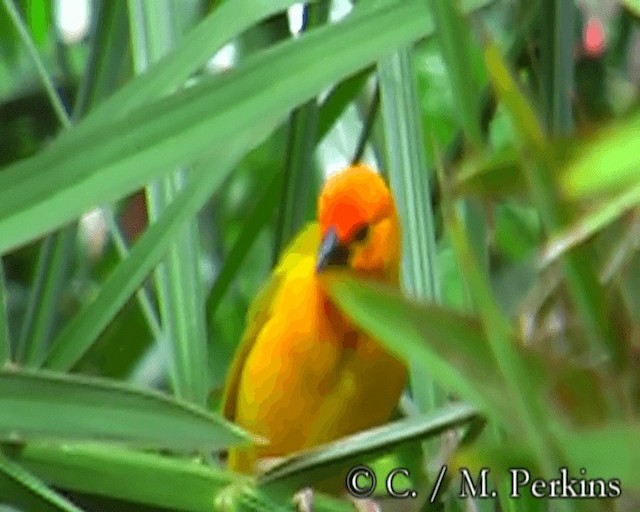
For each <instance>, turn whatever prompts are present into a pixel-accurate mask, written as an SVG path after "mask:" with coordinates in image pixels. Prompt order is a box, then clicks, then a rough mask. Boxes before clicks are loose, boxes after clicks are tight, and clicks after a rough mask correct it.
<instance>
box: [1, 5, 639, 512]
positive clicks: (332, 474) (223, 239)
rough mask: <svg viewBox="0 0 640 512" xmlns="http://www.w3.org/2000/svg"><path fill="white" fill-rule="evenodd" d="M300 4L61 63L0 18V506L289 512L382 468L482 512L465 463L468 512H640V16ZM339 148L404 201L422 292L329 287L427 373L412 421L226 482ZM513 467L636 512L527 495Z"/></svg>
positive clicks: (100, 11) (207, 11)
mask: <svg viewBox="0 0 640 512" xmlns="http://www.w3.org/2000/svg"><path fill="white" fill-rule="evenodd" d="M294 3H295V2H294V1H293V0H273V1H269V2H265V1H263V0H225V1H223V2H213V1H210V0H207V1H204V0H203V1H200V0H163V1H162V2H158V5H161V6H162V8H158V6H157V5H156V2H154V1H151V0H129V1H126V2H125V1H124V0H119V1H110V0H102V1H98V0H96V1H94V2H91V20H92V21H91V29H90V32H89V34H87V36H86V37H85V38H84V39H82V40H81V41H79V42H76V43H73V44H67V43H65V42H64V41H62V40H61V39H60V37H61V36H60V33H59V30H58V27H56V26H55V23H56V21H55V16H54V15H53V14H54V10H53V5H54V3H53V2H49V1H45V0H3V1H2V3H1V5H0V54H1V57H2V59H1V60H0V127H1V128H2V137H1V138H0V165H1V166H2V168H0V251H1V253H2V268H0V364H1V368H0V509H3V510H4V507H5V506H13V507H16V508H17V509H19V510H22V511H24V512H31V511H60V510H62V511H73V512H76V511H79V510H85V511H93V510H96V511H97V510H125V511H129V510H131V511H134V510H145V511H146V510H149V511H151V510H154V511H155V510H157V511H161V510H175V511H194V512H198V511H203V512H204V511H212V510H214V509H216V508H218V509H221V510H247V511H249V510H269V511H271V510H293V509H294V504H293V503H294V501H293V497H294V494H295V493H296V492H297V491H299V490H300V487H301V486H306V485H309V484H312V485H313V484H314V483H315V482H321V481H322V480H325V479H327V478H340V479H344V477H345V475H343V474H342V473H343V472H344V469H345V467H347V466H350V465H358V464H362V463H366V464H370V465H371V467H373V468H375V469H376V470H377V471H378V473H379V474H383V473H385V472H388V471H389V470H390V469H391V468H392V467H394V466H400V465H401V466H404V467H408V468H411V475H410V477H409V478H408V479H406V480H404V481H403V484H406V485H409V486H413V488H415V490H416V491H417V498H416V499H413V500H405V501H403V502H402V505H403V507H406V508H407V509H410V510H416V511H417V510H441V511H442V510H443V511H444V512H454V511H462V510H469V509H468V508H466V507H467V506H468V503H466V502H465V501H463V500H461V499H460V498H459V491H460V485H461V480H460V476H459V475H460V474H459V472H458V470H459V469H461V468H466V469H468V470H469V471H471V474H472V475H473V476H474V478H476V477H477V475H478V474H479V471H480V469H481V468H490V470H491V473H490V478H489V483H490V486H491V488H495V489H497V491H498V496H497V497H496V498H495V499H489V500H475V504H474V506H475V507H476V510H479V511H480V512H493V511H496V510H498V506H500V509H501V510H502V511H504V512H507V511H508V512H524V511H529V510H534V511H536V512H547V511H556V510H562V511H587V512H592V511H593V512H595V511H607V512H608V511H613V510H636V509H638V507H640V478H639V476H638V471H637V468H638V467H639V466H640V455H639V454H640V451H638V449H637V441H638V439H640V427H639V425H640V367H639V365H640V349H639V347H638V341H637V340H638V331H637V326H638V325H640V323H639V322H640V296H639V293H638V290H640V274H639V273H638V270H637V269H638V268H640V266H639V265H638V263H639V260H638V252H637V248H638V246H639V244H638V236H639V233H640V228H639V227H638V226H639V221H640V216H639V215H638V212H637V208H638V204H639V203H640V173H639V170H640V151H638V142H637V141H638V140H639V138H640V114H639V112H640V110H639V108H638V106H639V102H638V87H639V84H640V82H638V77H637V72H638V70H637V69H634V65H635V63H637V62H639V61H640V54H639V53H638V48H637V44H634V37H635V36H634V33H635V32H637V30H638V22H639V18H638V11H639V3H638V2H637V1H636V0H624V1H623V0H620V1H618V2H615V1H612V2H611V3H612V4H616V3H617V4H619V6H617V7H618V8H617V9H611V10H610V12H609V10H606V9H599V7H598V5H596V4H598V2H575V3H574V2H571V1H567V2H553V1H549V0H538V1H535V2H528V1H524V0H521V1H514V2H499V1H491V0H468V1H460V2H457V1H444V0H443V1H440V0H436V1H433V2H425V1H422V0H375V1H373V0H371V1H364V0H362V1H359V2H353V4H354V5H353V6H352V9H351V11H350V12H349V13H348V14H347V15H346V16H345V18H344V19H342V20H340V21H339V22H337V21H336V20H334V19H333V17H332V6H331V5H330V4H329V2H327V1H325V0H317V1H313V2H310V3H309V5H306V6H305V12H306V16H307V18H306V24H305V26H304V29H303V31H302V32H301V33H300V34H299V35H297V36H296V37H290V35H289V33H288V31H287V29H286V28H287V19H286V9H287V8H289V7H290V6H291V5H292V4H294ZM344 3H345V2H333V4H336V5H337V4H344ZM347 3H349V2H347ZM603 4H604V3H603ZM605 11H606V12H605ZM594 19H596V20H599V22H600V23H602V28H603V32H602V34H603V35H604V39H603V40H602V41H601V42H602V47H601V48H600V49H598V45H597V44H596V43H597V42H598V41H595V40H593V39H590V40H589V41H588V42H589V45H590V46H588V45H586V44H585V40H584V39H583V37H584V38H587V36H588V37H590V38H596V39H597V37H598V32H597V29H598V21H596V22H594V23H595V25H589V26H590V29H591V32H589V33H584V34H583V29H584V27H585V26H586V25H585V24H586V23H587V22H588V21H589V20H591V22H593V20H594ZM594 27H595V29H594ZM594 30H595V31H594ZM594 41H595V42H594ZM227 44H230V45H231V47H232V48H234V49H235V59H234V61H233V62H232V63H231V65H230V69H219V68H214V67H213V66H212V65H208V64H207V63H208V62H209V61H210V59H211V57H212V56H213V55H215V54H216V53H217V52H218V51H220V50H221V49H223V48H225V45H227ZM226 48H227V49H228V48H229V46H227V47H226ZM636 67H637V66H636ZM374 79H375V80H376V84H377V87H378V88H379V95H378V94H373V93H372V92H373V87H371V85H372V84H373V80H374ZM372 98H373V100H372ZM372 101H379V102H380V105H379V109H378V108H377V105H374V106H373V108H370V103H371V102H372ZM347 110H349V112H346V111H347ZM354 112H355V114H354ZM369 112H371V113H372V114H371V116H369V114H368V113H369ZM376 112H377V114H376ZM345 113H346V114H349V115H351V114H354V115H355V117H349V118H348V119H351V120H353V119H356V120H357V121H359V122H358V123H353V122H345V119H347V117H346V116H345V115H343V114H345ZM365 125H366V126H365ZM370 129H371V130H370ZM363 134H365V135H364V136H363ZM369 134H373V135H370V136H369ZM340 137H343V138H346V139H349V140H351V141H352V142H353V146H354V147H355V145H356V142H357V141H360V140H361V139H362V142H365V143H366V144H367V145H368V148H370V149H372V150H373V151H372V152H371V154H374V155H376V157H377V160H378V162H377V166H378V168H380V170H382V171H383V172H384V174H385V176H388V177H389V182H390V184H391V187H392V189H393V191H394V194H395V197H396V200H397V203H398V209H399V213H400V218H401V220H402V224H403V247H404V254H403V283H402V287H403V289H402V291H399V290H395V289H389V288H387V287H383V286H380V285H378V284H374V283H370V282H366V281H362V280H359V279H356V278H354V277H348V276H345V275H342V274H341V273H339V272H336V273H333V274H328V275H327V276H326V278H323V279H322V284H323V286H324V287H325V289H326V292H327V293H328V294H329V295H331V296H332V297H333V298H334V300H335V301H336V303H337V304H338V305H339V307H340V308H342V309H343V310H344V312H345V313H346V314H347V315H348V316H349V317H350V318H352V320H353V321H354V323H356V324H357V325H358V326H360V327H361V328H362V329H364V330H366V331H367V332H369V333H371V334H372V335H374V336H375V337H377V338H378V339H379V340H380V341H381V342H382V343H384V344H385V345H386V346H387V347H388V348H389V349H390V350H392V351H393V352H394V353H396V354H398V355H399V356H400V357H402V358H404V359H405V360H406V361H408V362H410V366H411V381H410V389H409V393H408V394H407V395H406V396H404V397H403V401H402V403H401V404H400V405H401V407H400V411H401V416H404V417H400V418H394V420H393V421H391V422H389V423H388V424H387V425H384V426H381V427H378V428H376V429H372V430H369V431H366V432H362V433H358V434H355V435H353V436H350V437H348V438H345V439H340V440H336V441H335V442H332V443H330V444H328V445H326V446H322V447H319V448H317V449H315V450H313V451H310V452H306V453H300V454H292V455H291V456H289V457H286V458H285V459H284V460H282V461H278V462H277V463H276V464H275V465H274V466H272V467H270V468H269V469H268V470H266V471H265V472H264V473H262V474H260V475H258V476H257V477H256V478H249V477H244V476H240V475H236V474H233V473H231V472H229V471H227V470H226V469H225V468H224V465H223V464H220V463H219V455H220V454H221V453H222V452H224V450H226V449H227V448H228V447H229V446H231V445H233V444H236V443H242V442H248V441H249V440H250V439H251V436H250V433H247V432H243V431H242V430H241V429H240V428H238V427H237V426H235V425H232V424H230V423H229V422H227V421H225V420H224V419H223V418H222V417H221V416H220V414H219V413H218V406H217V403H218V400H219V397H220V394H221V393H220V391H221V389H220V388H221V386H222V385H223V383H224V379H225V376H226V373H227V371H228V369H229V364H230V361H231V358H232V354H233V352H234V350H235V349H236V346H237V343H238V341H239V339H240V337H241V333H242V329H243V326H244V315H245V313H246V311H247V308H248V307H249V305H250V303H251V300H252V299H253V297H254V296H255V294H256V292H257V290H258V289H259V287H260V286H261V284H262V283H263V282H264V281H265V279H266V277H267V274H268V272H269V269H270V267H271V265H272V262H273V259H274V255H275V256H276V257H277V256H278V253H279V252H280V248H281V247H282V246H283V245H286V242H287V240H288V239H290V238H291V236H292V235H293V234H294V233H295V232H296V230H297V229H298V228H299V226H300V225H302V224H303V223H304V222H305V220H306V219H307V218H309V217H310V216H311V215H312V211H313V207H314V205H315V202H316V197H317V192H318V184H319V183H320V181H321V179H322V173H321V171H324V170H325V168H324V167H325V164H327V162H328V163H329V164H328V166H329V167H332V170H333V167H334V166H337V162H338V161H340V160H342V161H350V160H351V159H352V157H353V155H351V154H343V153H342V154H341V149H340V148H339V147H337V146H336V147H330V148H329V149H330V150H331V151H334V153H333V154H330V151H329V150H327V147H326V146H327V142H328V141H329V145H330V143H331V142H330V141H334V140H339V139H340ZM321 142H323V144H322V145H320V143H321ZM325 150H326V153H325V152H324V151H325ZM336 154H337V155H338V156H336ZM383 167H384V168H383ZM145 191H146V193H145ZM95 208H99V210H98V211H99V213H100V215H97V217H98V218H99V220H100V221H101V222H103V223H104V226H101V224H100V223H98V224H97V225H93V227H91V228H90V229H88V228H87V225H88V222H89V219H88V217H86V216H85V214H86V213H87V212H88V211H90V210H91V209H95ZM94 218H95V217H94ZM381 378H384V376H381ZM207 395H208V404H205V401H206V400H205V396H207ZM371 399H372V400H375V397H371ZM443 464H447V467H448V472H447V475H446V477H445V478H444V480H443V481H441V482H440V483H441V484H442V487H441V488H440V492H439V494H438V499H436V500H433V501H434V502H433V503H432V502H430V500H429V497H430V495H431V491H432V489H433V485H434V483H435V482H436V481H438V480H439V475H440V471H441V468H442V465H443ZM515 467H526V468H528V469H529V470H530V471H531V473H532V478H544V479H546V480H550V479H554V478H555V479H557V478H559V474H560V468H561V467H566V468H568V470H569V472H570V473H571V475H572V476H573V477H576V476H579V474H580V473H579V472H580V470H581V468H584V470H585V472H586V477H587V478H599V479H605V480H612V479H619V480H620V485H621V488H622V496H621V497H619V498H616V500H615V501H612V500H606V499H600V500H551V499H549V500H545V499H543V500H537V499H533V498H532V497H531V493H530V491H529V490H525V491H524V496H523V498H522V499H520V500H512V499H509V494H510V492H511V491H512V488H511V487H512V484H511V479H512V477H511V475H510V473H509V470H510V469H511V468H515ZM384 494H385V492H384V485H383V483H381V482H380V481H379V482H378V486H377V492H376V497H377V499H378V500H380V502H381V503H382V506H383V508H384V509H385V510H387V509H389V510H397V509H398V506H399V505H398V504H399V502H398V501H394V500H393V499H390V498H389V497H385V496H384ZM313 506H314V510H319V511H342V510H350V509H351V508H352V505H351V504H350V503H349V502H348V501H347V500H345V499H344V497H337V496H329V495H325V494H323V493H322V492H317V493H316V494H315V496H314V504H313ZM403 510H404V508H403Z"/></svg>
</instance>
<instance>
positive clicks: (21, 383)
mask: <svg viewBox="0 0 640 512" xmlns="http://www.w3.org/2000/svg"><path fill="white" fill-rule="evenodd" d="M0 411H1V412H0V438H1V439H4V440H5V441H28V440H30V439H47V440H69V441H72V440H76V441H78V440H106V441H110V442H114V443H123V444H129V445H137V446H142V447H157V448H173V449H179V450H199V449H208V450H213V449H216V448H221V447H225V446H227V445H230V444H234V443H239V442H241V441H243V440H244V439H247V435H246V434H244V433H243V432H242V431H241V430H240V429H239V428H238V427H235V426H234V425H231V424H230V423H227V422H226V421H225V420H223V419H222V418H220V416H218V415H217V414H213V413H209V412H207V411H205V410H203V409H200V408H197V407H195V406H192V405H189V404H187V403H184V402H181V401H178V400H176V399H173V398H171V397H169V396H167V395H164V394H161V393H157V392H153V391H149V390H142V389H136V388H131V387H129V386H126V385H124V384H120V383H116V382H111V381H106V380H103V379H97V378H87V377H76V376H74V377H68V376H64V375H61V374H53V373H49V372H43V371H38V372H34V371H17V370H11V371H8V370H4V371H2V372H0Z"/></svg>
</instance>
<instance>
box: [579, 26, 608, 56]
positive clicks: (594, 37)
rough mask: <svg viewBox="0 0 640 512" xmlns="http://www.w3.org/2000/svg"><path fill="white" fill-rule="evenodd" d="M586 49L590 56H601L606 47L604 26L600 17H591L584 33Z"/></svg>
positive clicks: (583, 40)
mask: <svg viewBox="0 0 640 512" xmlns="http://www.w3.org/2000/svg"><path fill="white" fill-rule="evenodd" d="M582 44H583V45H584V51H585V52H586V54H587V55H588V56H590V57H599V56H600V55H601V54H602V52H603V51H604V48H605V45H606V43H605V37H604V27H603V25H602V22H601V21H600V20H599V19H598V18H591V19H590V20H589V21H587V24H586V25H585V26H584V32H583V33H582Z"/></svg>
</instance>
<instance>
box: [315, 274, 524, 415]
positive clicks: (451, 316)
mask: <svg viewBox="0 0 640 512" xmlns="http://www.w3.org/2000/svg"><path fill="white" fill-rule="evenodd" d="M322 283H323V286H324V287H325V289H326V291H327V293H328V294H329V295H330V296H331V298H332V299H333V300H334V301H335V302H336V303H337V304H338V306H339V307H340V308H341V309H342V310H344V312H345V313H346V314H347V315H348V316H349V317H350V318H351V319H352V320H353V321H354V322H355V323H356V324H357V325H359V326H361V327H362V328H363V329H364V330H365V331H366V332H368V333H369V334H371V335H372V336H373V337H374V338H375V339H378V340H380V342H382V343H384V344H385V345H386V346H387V347H388V348H389V349H390V350H391V351H393V352H394V353H396V354H398V355H399V356H400V357H402V358H403V359H404V360H405V361H411V362H412V363H413V364H415V365H416V366H419V367H421V368H422V371H423V372H424V373H425V374H428V375H431V376H432V377H433V379H435V380H436V381H438V382H439V383H440V385H442V386H443V387H444V388H446V389H449V390H451V391H454V392H456V393H458V394H459V395H460V396H462V397H463V398H465V399H466V400H468V401H469V402H470V403H472V404H474V405H475V406H476V407H478V408H479V409H480V410H481V411H482V412H483V413H486V414H487V415H488V416H490V417H493V418H496V419H498V420H500V421H501V422H502V423H504V424H509V423H510V422H511V419H512V412H511V406H510V404H507V403H505V401H504V394H503V391H502V388H503V386H504V383H503V380H502V376H501V374H500V372H499V370H498V368H497V366H496V363H495V360H494V358H493V355H492V353H491V349H490V346H489V342H488V341H487V339H486V338H485V336H484V334H483V331H482V327H481V324H480V323H479V321H478V320H477V319H476V318H473V317H471V316H468V315H465V314H462V313H458V312H454V311H451V310H449V309H446V308H443V307H440V306H436V305H434V304H424V303H418V302H415V301H413V300H410V299H407V298H406V297H404V296H403V295H402V294H401V293H400V292H399V291H398V290H394V289H391V288H388V287H384V286H381V285H377V284H373V283H368V282H365V281H362V280H356V279H354V278H352V277H349V276H347V275H343V274H341V273H340V274H337V275H336V274H334V275H332V274H328V273H327V274H326V276H323V280H322Z"/></svg>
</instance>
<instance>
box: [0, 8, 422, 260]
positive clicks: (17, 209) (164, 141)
mask: <svg viewBox="0 0 640 512" xmlns="http://www.w3.org/2000/svg"><path fill="white" fill-rule="evenodd" d="M385 4H386V3H385ZM388 5H389V7H388V8H385V9H382V8H381V9H378V10H375V11H373V12H369V11H367V12H366V13H364V14H362V15H358V9H355V11H354V12H353V13H352V14H351V15H350V16H349V17H348V18H347V19H346V20H344V21H343V22H341V23H339V24H337V25H332V26H326V27H321V28H319V29H315V30H313V31H310V32H309V33H308V34H305V35H304V36H302V37H300V38H299V39H297V40H294V41H287V42H284V43H281V44H279V45H277V46H275V47H273V48H270V49H268V50H265V51H263V52H261V53H260V54H258V55H256V56H254V57H252V58H248V59H247V60H246V61H245V62H244V63H243V64H241V65H240V66H238V67H237V68H235V69H233V70H230V71H228V72H226V73H221V74H219V75H216V76H215V77H213V78H211V79H203V80H202V81H201V83H199V84H197V85H195V86H193V87H190V88H188V89H186V90H182V91H179V92H177V93H175V94H173V95H172V96H170V97H168V98H165V99H163V100H161V101H157V102H155V103H152V104H150V105H147V106H145V107H143V108H140V109H137V110H135V111H133V112H131V113H130V115H129V116H127V117H126V118H124V119H117V120H115V121H106V122H104V123H103V124H100V125H94V126H91V127H90V128H87V129H79V128H80V126H81V125H82V122H81V123H80V124H79V125H78V128H76V129H79V131H78V132H76V133H75V135H73V132H74V130H69V131H68V134H67V136H66V137H64V138H60V139H58V140H57V141H56V142H54V143H53V144H52V145H51V146H50V147H49V148H48V149H47V150H46V151H44V152H42V153H41V154H39V155H36V156H34V157H33V158H30V159H27V160H25V161H23V162H19V163H17V164H15V165H12V166H10V167H9V168H7V169H5V170H4V171H3V172H2V173H0V191H1V192H0V251H6V250H8V249H10V248H12V247H15V246H17V245H20V244H22V243H25V242H27V241H29V240H31V239H33V238H34V237H37V236H39V235H41V234H43V233H45V232H46V231H48V230H51V229H54V228H56V227H58V226H59V225H61V224H63V223H65V222H67V221H69V220H71V219H72V218H74V217H76V216H78V215H79V214H81V213H82V212H84V211H86V210H88V209H90V208H91V207H93V206H95V205H97V204H102V203H105V202H109V201H112V200H114V199H117V198H119V197H122V196H123V195H125V194H127V193H129V192H131V191H133V190H135V189H137V188H138V187H140V186H142V185H143V184H145V183H146V182H148V181H149V180H151V179H154V178H157V177H159V176H162V175H163V174H164V173H165V172H166V171H167V170H168V169H170V168H171V167H173V166H176V165H179V164H183V163H185V162H188V161H190V160H193V159H196V158H198V157H202V156H205V155H211V154H215V153H216V151H219V150H221V149H222V148H225V147H226V146H227V145H228V144H229V143H230V142H231V141H233V140H234V139H236V138H237V137H238V136H239V135H240V134H241V133H243V132H246V130H247V129H248V128H249V127H251V126H253V125H254V124H255V121H256V119H264V118H269V119H273V118H277V117H279V116H282V115H284V114H285V113H286V112H287V111H288V110H289V109H290V108H292V107H293V106H295V105H297V104H299V103H301V102H303V101H305V100H307V99H309V98H310V97H312V96H314V95H315V94H317V93H318V92H319V91H320V89H321V88H322V87H324V86H326V84H327V83H329V82H332V81H335V80H340V79H343V78H344V77H346V76H348V75H350V74H353V73H354V72H356V71H358V70H359V69H361V68H363V67H365V66H366V65H368V64H369V63H371V62H372V61H373V60H375V59H376V58H377V57H379V55H380V54H382V53H384V52H387V51H389V49H390V48H394V47H397V46H399V45H404V44H409V43H411V42H412V41H415V40H416V39H418V38H419V37H421V36H422V35H423V34H424V32H425V29H426V23H425V17H426V9H425V8H424V6H423V5H422V3H421V2H418V1H413V0H412V1H407V2H402V3H400V4H397V3H395V2H391V1H389V2H388ZM274 77H275V79H274ZM255 84H263V86H262V87H259V88H257V89H256V87H255Z"/></svg>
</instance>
